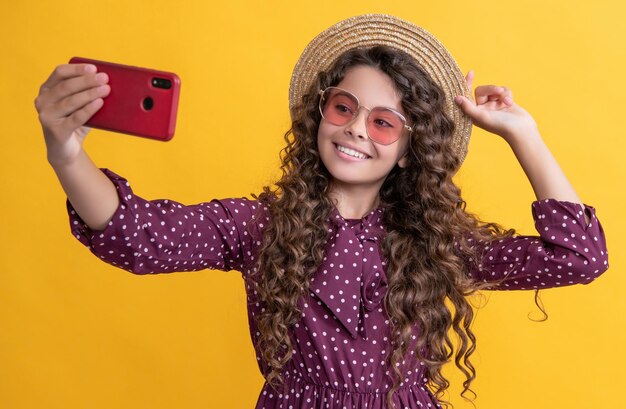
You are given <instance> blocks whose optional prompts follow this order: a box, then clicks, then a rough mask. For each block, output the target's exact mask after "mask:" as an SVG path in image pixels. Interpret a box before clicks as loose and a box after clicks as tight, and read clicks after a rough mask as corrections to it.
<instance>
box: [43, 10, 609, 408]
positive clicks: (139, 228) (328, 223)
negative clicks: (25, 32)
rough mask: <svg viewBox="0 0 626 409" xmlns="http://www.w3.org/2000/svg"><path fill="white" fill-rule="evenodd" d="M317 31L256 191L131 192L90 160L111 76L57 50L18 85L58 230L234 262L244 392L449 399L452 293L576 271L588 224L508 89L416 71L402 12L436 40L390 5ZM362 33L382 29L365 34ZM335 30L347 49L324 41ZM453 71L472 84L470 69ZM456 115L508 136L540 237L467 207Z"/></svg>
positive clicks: (461, 321) (112, 248) (598, 260)
mask: <svg viewBox="0 0 626 409" xmlns="http://www.w3.org/2000/svg"><path fill="white" fill-rule="evenodd" d="M389 23H393V24H395V26H394V27H396V28H395V29H394V30H389V27H387V26H385V24H389ZM381 27H382V28H381ZM398 27H400V28H398ZM407 27H408V28H409V29H408V31H406V28H407ZM331 29H333V30H335V29H341V30H342V31H341V33H342V34H341V35H332V36H326V37H324V36H322V37H319V38H318V40H319V41H317V42H315V43H314V42H312V43H311V44H310V45H309V47H308V48H307V50H305V51H306V52H305V54H307V52H308V55H313V56H320V55H323V56H324V57H328V56H329V55H330V56H333V53H335V54H337V55H336V56H333V58H329V60H330V61H331V62H332V64H330V66H329V67H324V68H322V66H321V64H322V63H315V62H313V61H314V58H313V59H312V60H303V59H302V57H301V60H300V61H299V63H298V65H297V66H296V70H295V72H294V77H293V78H294V79H293V81H294V82H292V92H291V103H292V104H291V107H292V119H293V122H292V128H291V129H290V130H289V131H288V132H287V134H286V135H285V139H286V142H287V146H286V148H285V149H284V151H283V155H282V170H283V176H282V178H281V179H280V180H279V181H278V182H277V183H276V188H274V189H270V188H269V187H265V188H264V190H263V192H262V193H261V194H260V195H259V196H255V195H253V196H254V199H253V200H252V199H247V198H233V199H224V200H212V201H210V202H204V203H200V204H196V205H183V204H181V203H178V202H175V201H171V200H152V201H148V200H145V199H143V198H141V197H139V196H136V195H135V194H134V193H133V191H132V189H131V187H130V186H129V184H128V182H127V181H126V180H125V179H124V178H122V177H121V176H119V175H117V174H115V173H114V172H112V171H110V170H108V169H106V168H102V169H99V168H97V167H96V166H95V165H94V164H93V162H91V160H90V159H89V157H88V156H87V154H86V152H85V151H84V150H83V147H82V142H83V140H84V138H85V135H86V134H87V132H88V128H85V127H84V126H82V125H83V124H84V123H85V122H86V121H87V120H88V118H89V117H90V116H91V115H93V114H94V113H95V112H96V111H97V110H98V109H99V108H100V107H101V106H102V104H103V98H105V97H106V95H107V94H108V93H109V91H110V88H109V87H108V85H106V83H107V78H106V75H103V74H96V73H95V68H94V67H91V66H88V65H60V66H58V67H57V68H56V69H55V70H54V72H53V73H52V75H51V76H50V77H49V78H48V79H47V80H46V82H45V83H44V84H43V85H42V87H41V90H40V93H39V96H38V97H37V98H36V100H35V106H36V108H37V110H38V112H39V119H40V122H41V124H42V128H43V133H44V137H45V141H46V145H47V149H48V161H49V163H50V164H51V165H52V167H53V169H54V170H55V172H56V174H57V176H58V178H59V180H60V182H61V185H62V186H63V188H64V190H65V192H66V193H67V196H68V201H67V208H68V212H69V216H70V223H71V229H72V232H73V234H74V235H75V236H76V238H77V239H78V240H80V241H81V242H82V243H83V244H84V245H86V246H88V247H89V249H90V250H91V251H92V252H93V253H94V254H96V255H97V256H98V257H100V258H101V259H103V260H104V261H106V262H108V263H110V264H113V265H115V266H118V267H120V268H123V269H125V270H128V271H130V272H132V273H135V274H148V273H162V272H173V271H192V270H201V269H205V268H208V269H220V270H225V271H229V270H238V271H240V272H241V273H242V277H243V279H244V280H245V283H246V292H247V299H248V311H249V323H250V334H251V337H252V341H253V344H254V347H255V350H256V354H257V360H258V365H259V368H260V370H261V372H262V374H263V376H264V377H265V378H266V382H265V384H264V386H263V389H262V391H261V394H260V396H259V399H258V402H257V406H256V407H257V408H258V409H261V408H267V409H269V408H285V409H286V408H385V407H389V408H412V409H414V408H418V407H434V406H436V407H441V404H443V405H444V406H447V405H448V403H447V402H445V401H443V400H441V396H442V394H443V392H444V391H445V390H446V389H447V387H448V385H449V383H448V381H447V380H446V379H445V378H444V377H443V375H442V372H441V369H442V366H443V365H444V364H445V363H446V362H449V361H450V359H451V358H452V356H453V354H454V346H453V343H452V340H451V339H450V338H449V330H450V329H452V330H453V331H454V332H455V333H456V334H457V335H458V337H459V345H458V348H457V350H456V354H455V355H454V360H455V364H456V366H457V367H458V368H459V369H460V370H461V371H462V372H463V373H464V375H465V376H466V381H465V382H464V390H463V393H462V395H463V396H464V397H465V394H466V393H467V392H472V391H471V389H470V384H471V382H472V380H473V379H474V378H475V374H476V371H475V369H474V367H473V366H472V364H471V362H470V360H469V358H470V355H471V354H472V353H473V351H474V349H475V337H474V334H473V333H472V331H471V323H472V318H473V312H472V308H471V305H470V304H469V302H468V301H467V299H466V296H468V295H471V294H472V293H474V292H475V291H477V290H479V289H484V288H489V289H498V290H515V289H534V290H535V291H536V292H537V291H538V290H539V289H542V288H548V287H556V286H566V285H571V284H576V283H582V284H588V283H589V282H591V281H592V280H594V279H595V278H597V277H598V276H599V275H600V274H601V273H602V272H604V271H606V270H607V268H608V252H607V249H606V242H605V237H604V232H603V229H602V226H601V225H600V222H599V221H598V219H597V217H596V214H595V209H594V207H592V206H589V205H586V204H584V203H582V202H581V200H580V199H579V198H578V196H577V195H576V193H575V191H574V189H573V188H572V186H571V185H570V184H569V182H568V181H567V179H566V177H565V175H564V174H563V173H562V171H561V169H560V168H559V166H558V164H557V162H556V161H555V159H554V158H553V156H552V155H551V153H550V151H549V150H548V148H547V147H546V145H545V144H544V143H543V141H542V138H541V136H540V134H539V132H538V130H537V126H536V124H535V121H534V120H533V118H532V117H531V116H530V115H529V114H528V113H527V112H526V111H525V110H524V109H522V108H521V107H520V106H519V105H517V104H516V103H515V102H514V101H513V95H512V93H511V91H510V90H509V89H508V88H506V87H499V86H495V85H483V86H478V87H476V90H475V101H473V100H472V99H471V98H467V96H465V93H466V92H465V90H461V92H459V93H458V96H457V98H454V95H451V94H450V87H449V86H448V85H447V84H449V83H450V82H448V81H447V80H446V79H451V78H453V77H454V75H453V73H452V74H451V72H453V71H454V69H455V66H454V65H452V66H450V68H446V69H445V70H444V71H442V72H444V74H445V75H447V77H446V78H444V80H441V78H440V77H438V76H433V75H431V74H430V73H429V72H427V71H426V68H425V67H431V66H434V65H433V64H430V62H432V61H429V60H423V61H422V63H419V62H418V60H419V58H421V57H419V56H418V55H417V54H413V53H412V52H411V51H408V52H407V51H402V50H401V49H399V48H397V47H394V46H389V45H388V44H389V42H388V41H386V39H389V38H391V37H390V36H396V35H398V36H400V34H398V33H400V32H401V31H402V30H403V29H404V30H405V31H403V33H404V34H401V35H404V36H405V37H406V38H408V39H409V40H411V41H413V40H414V41H427V42H428V45H435V46H438V47H440V46H441V45H440V44H439V43H438V42H437V41H436V40H435V39H434V38H432V37H428V36H427V37H423V36H424V35H425V34H424V32H423V31H420V30H421V29H420V28H418V27H416V26H413V25H411V24H410V23H408V22H405V21H403V20H400V19H396V18H395V17H391V16H380V15H365V16H359V17H355V18H353V19H349V20H346V21H344V22H340V23H338V24H337V25H335V26H333V27H331ZM329 30H330V29H329ZM332 32H334V31H331V33H332ZM325 33H326V34H328V33H329V32H328V30H327V31H326V32H325ZM418 33H419V34H420V35H421V36H422V37H421V38H426V40H417V38H418V37H417V34H418ZM323 34H324V33H323ZM355 34H356V35H355ZM374 34H376V35H380V36H382V37H376V38H378V40H374V41H373V42H372V40H371V39H372V38H374V37H375V36H374ZM342 36H343V37H342ZM385 36H386V37H385ZM345 38H349V39H351V41H352V43H351V45H350V46H349V47H345V50H343V51H341V52H339V51H337V50H339V49H340V48H341V47H335V48H334V49H333V46H337V45H339V44H340V43H341V42H342V41H343V39H345ZM394 38H395V37H394ZM321 39H324V41H321ZM366 42H369V43H367V44H365V43H366ZM316 44H317V45H319V46H320V47H325V50H326V52H325V53H320V52H319V49H316ZM342 44H343V43H342ZM385 44H387V45H385ZM417 48H420V47H417ZM333 50H334V51H333ZM305 54H303V55H305ZM429 55H432V53H431V54H429ZM432 58H433V59H434V58H436V57H432ZM303 61H308V62H306V63H303ZM301 63H302V64H301ZM316 64H319V65H316ZM302 67H305V68H306V69H303V68H302ZM306 70H309V71H312V72H313V75H312V77H311V81H310V83H306V81H304V80H303V78H306V75H305V74H306ZM461 77H462V76H461ZM298 81H301V82H302V81H304V82H305V83H298ZM462 81H465V82H466V84H463V85H464V86H465V85H466V86H467V89H469V90H471V89H472V81H473V73H472V72H471V71H470V72H469V73H468V74H467V76H466V78H462ZM294 83H295V84H296V85H295V86H294V85H293V84H294ZM298 87H300V89H302V90H303V91H302V92H300V93H299V92H298V91H297V90H298ZM294 89H295V90H296V91H294ZM453 98H454V102H455V103H456V104H457V105H458V107H454V105H453V104H452V99H453ZM451 109H453V110H456V111H452V112H451ZM457 114H461V115H457ZM469 119H471V120H472V121H473V122H474V123H475V124H476V125H477V126H479V127H481V128H483V129H485V130H487V131H490V132H492V133H494V134H497V135H499V136H500V137H502V138H504V139H505V141H506V142H507V143H508V144H509V145H510V146H511V148H512V149H513V152H514V153H515V155H516V157H517V158H518V160H519V162H520V164H521V166H522V167H523V169H524V171H525V172H526V174H527V175H528V177H529V180H530V183H531V184H532V186H533V189H534V191H535V194H536V196H537V200H536V201H534V202H533V203H532V215H533V217H534V220H535V225H536V228H537V230H538V232H539V234H540V236H520V235H517V234H516V232H515V230H513V229H510V230H506V231H505V230H504V229H503V228H502V227H501V226H500V225H498V224H496V223H483V222H481V221H480V220H479V219H478V218H477V217H476V216H475V215H473V214H470V213H468V212H466V211H465V201H464V200H463V199H462V198H461V195H460V189H459V188H458V187H457V186H455V185H454V183H453V182H452V176H453V175H454V174H455V173H456V171H457V170H458V168H459V167H460V165H461V163H462V160H463V158H464V155H465V152H464V149H465V148H464V146H463V143H460V144H459V140H461V142H463V139H462V136H463V132H464V131H463V123H464V122H463V121H468V120H469ZM459 135H461V139H459ZM468 135H469V134H467V136H468ZM465 142H467V139H465ZM446 301H448V302H450V303H451V304H452V306H453V307H454V308H453V312H451V311H450V309H449V308H448V307H447V306H446V304H445V303H446ZM281 385H282V387H281ZM431 389H434V392H433V391H431ZM472 393H473V392H472ZM440 400H441V402H440Z"/></svg>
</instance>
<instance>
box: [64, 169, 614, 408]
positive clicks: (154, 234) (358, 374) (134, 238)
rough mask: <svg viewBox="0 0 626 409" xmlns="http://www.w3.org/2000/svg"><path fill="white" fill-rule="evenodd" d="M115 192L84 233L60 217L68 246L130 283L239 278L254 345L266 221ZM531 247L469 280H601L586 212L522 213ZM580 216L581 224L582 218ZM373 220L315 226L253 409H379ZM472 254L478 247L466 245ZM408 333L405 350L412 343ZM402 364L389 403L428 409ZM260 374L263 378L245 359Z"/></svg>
mask: <svg viewBox="0 0 626 409" xmlns="http://www.w3.org/2000/svg"><path fill="white" fill-rule="evenodd" d="M102 171H103V172H104V174H105V175H107V177H109V178H110V179H111V181H113V183H114V184H115V186H116V188H117V191H118V195H119V197H120V206H119V207H118V209H117V210H116V212H115V214H114V215H113V218H112V220H111V222H110V223H109V224H108V225H107V226H106V227H105V229H103V230H101V231H93V230H91V229H89V227H88V226H86V225H85V223H84V222H83V221H82V220H81V219H80V217H79V216H78V215H77V214H76V212H75V210H74V208H73V207H72V205H71V203H70V202H69V201H67V209H68V214H69V219H70V225H71V230H72V233H73V234H74V236H75V237H76V238H77V239H78V240H79V241H80V242H81V243H83V244H84V245H85V246H87V247H88V248H89V249H90V251H91V252H93V253H94V254H95V255H96V256H98V257H100V258H101V259H102V260H103V261H105V262H107V263H109V264H111V265H114V266H116V267H120V268H123V269H125V270H127V271H130V272H132V273H135V274H158V273H167V272H174V271H195V270H202V269H219V270H224V271H230V270H237V271H240V272H241V274H242V277H243V279H244V281H245V284H246V285H245V288H246V295H247V305H248V318H249V326H250V335H251V339H252V342H253V345H257V341H258V337H259V332H258V328H257V326H256V323H255V319H254V318H255V316H256V315H257V314H259V313H260V312H261V311H262V310H263V306H262V304H261V303H260V302H259V299H258V294H257V293H256V291H255V290H254V285H253V283H252V277H253V276H252V273H253V272H255V271H256V266H255V264H256V261H257V257H258V251H259V247H260V244H261V241H260V240H261V232H262V229H263V227H264V226H265V225H267V223H268V222H269V216H268V211H267V209H266V208H265V207H263V206H262V205H260V204H259V203H258V202H256V201H253V200H249V199H246V198H238V199H224V200H212V201H210V202H204V203H199V204H196V205H183V204H181V203H178V202H175V201H171V200H167V199H160V200H151V201H147V200H144V199H142V198H141V197H138V196H135V195H134V193H133V192H132V189H131V188H130V186H129V184H128V182H127V181H126V179H124V178H122V177H120V176H118V175H117V174H115V173H114V172H112V171H110V170H108V169H105V168H103V169H102ZM532 211H533V216H534V218H535V223H536V227H537V230H538V231H539V233H540V237H535V236H518V237H515V238H510V239H506V240H503V241H500V242H496V243H491V245H490V246H489V247H488V248H486V252H485V256H484V259H483V260H482V263H481V265H480V268H476V269H472V270H471V271H470V274H472V275H473V276H474V277H476V279H480V280H486V281H491V280H494V279H498V278H502V277H506V280H505V281H504V283H503V284H502V285H501V286H500V288H499V289H503V290H507V289H530V288H545V287H552V286H559V285H569V284H575V283H583V284H586V283H588V282H590V281H591V280H593V279H594V278H596V277H597V276H598V275H599V274H600V273H602V272H603V271H604V270H606V269H607V268H608V261H607V260H608V258H607V256H608V253H607V251H606V243H605V238H604V235H603V231H602V227H601V225H600V223H599V221H598V220H597V218H596V216H595V209H594V208H593V207H591V206H586V205H585V206H584V209H581V207H580V205H577V204H574V203H569V202H563V201H557V200H554V199H547V200H544V201H536V202H533V204H532ZM583 211H584V212H587V215H588V216H589V223H586V221H585V219H584V218H583ZM382 215H383V211H382V209H375V210H373V211H372V212H370V213H369V214H368V215H366V216H364V217H363V218H361V219H344V218H343V217H341V215H340V214H339V212H338V211H337V209H336V208H335V209H333V210H332V212H331V214H330V216H329V220H328V223H327V228H328V242H327V244H326V246H325V255H324V259H323V261H322V263H321V265H320V267H319V269H318V271H317V272H316V274H315V275H314V277H312V279H311V283H310V287H309V294H308V295H307V296H306V297H304V298H303V299H301V300H300V307H301V310H302V311H303V314H302V318H301V320H300V321H299V322H297V323H296V324H295V326H294V327H293V328H292V330H291V331H290V334H289V336H290V337H291V341H292V347H293V351H292V352H293V356H292V359H291V360H290V361H289V362H288V363H287V365H286V366H285V367H284V368H283V377H284V378H285V385H286V387H287V389H286V390H283V389H282V388H281V389H280V390H278V391H275V390H274V389H272V388H271V387H270V386H269V385H268V384H267V383H265V384H264V385H263V388H262V390H261V392H260V394H259V399H258V401H257V404H256V409H263V408H265V409H279V408H284V409H289V408H292V409H294V408H332V409H340V408H372V409H382V408H385V407H386V405H385V403H384V401H385V393H386V392H387V391H388V390H389V388H390V387H391V374H392V370H391V368H390V367H389V366H388V364H387V359H386V358H387V355H388V353H389V352H390V344H389V340H390V337H391V332H390V323H389V318H388V315H387V313H386V311H385V309H384V305H383V303H382V299H383V297H384V295H385V292H386V289H387V279H386V263H385V260H384V259H383V257H382V252H381V249H380V243H381V241H382V239H383V238H384V235H385V229H384V227H383V225H382ZM477 245H482V244H481V243H477ZM418 331H419V329H418V328H417V327H416V328H415V330H414V332H415V335H414V336H413V337H412V341H411V346H410V347H411V348H410V349H411V350H412V349H414V345H415V344H414V343H415V342H416V340H417V335H418V334H419V332H418ZM413 355H414V354H413V352H411V353H410V354H409V355H408V356H407V358H406V360H405V361H403V362H402V364H401V365H402V368H401V369H402V372H403V373H404V374H405V375H406V376H405V378H404V379H403V381H402V384H401V385H400V389H399V390H397V391H396V392H395V393H394V397H393V399H394V402H395V404H396V406H397V407H398V408H409V409H417V408H438V407H440V405H439V404H438V403H437V400H436V399H435V398H434V397H433V396H432V394H431V392H430V391H429V390H428V388H427V387H426V382H427V378H426V375H425V366H424V365H423V363H421V362H417V360H416V359H414V356H413ZM256 356H257V363H258V365H259V369H260V371H261V373H262V374H264V375H266V374H267V373H268V370H269V368H268V366H267V364H266V362H264V361H263V360H262V359H261V358H260V356H261V355H260V353H259V351H258V350H257V351H256Z"/></svg>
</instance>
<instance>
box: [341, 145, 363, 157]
mask: <svg viewBox="0 0 626 409" xmlns="http://www.w3.org/2000/svg"><path fill="white" fill-rule="evenodd" d="M337 150H338V151H340V152H343V153H345V154H346V155H350V156H354V157H355V158H359V159H367V156H366V155H364V154H362V153H361V152H357V151H355V150H353V149H350V148H344V147H343V146H341V145H337Z"/></svg>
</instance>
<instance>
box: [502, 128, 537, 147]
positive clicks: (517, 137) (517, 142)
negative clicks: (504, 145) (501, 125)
mask: <svg viewBox="0 0 626 409" xmlns="http://www.w3.org/2000/svg"><path fill="white" fill-rule="evenodd" d="M503 138H504V139H505V140H506V141H507V142H508V144H509V145H510V146H511V148H513V149H515V148H518V147H520V146H525V145H529V144H537V143H542V142H543V138H542V137H541V134H540V133H539V129H538V128H537V126H532V127H530V128H526V129H520V130H516V131H513V132H511V133H509V134H508V135H506V136H503Z"/></svg>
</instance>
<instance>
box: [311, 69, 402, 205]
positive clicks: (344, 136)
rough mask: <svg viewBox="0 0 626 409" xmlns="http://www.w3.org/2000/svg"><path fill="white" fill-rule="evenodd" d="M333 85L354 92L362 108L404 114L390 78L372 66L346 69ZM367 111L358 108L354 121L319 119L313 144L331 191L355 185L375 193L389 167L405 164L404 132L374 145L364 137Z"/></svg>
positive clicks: (389, 170)
mask: <svg viewBox="0 0 626 409" xmlns="http://www.w3.org/2000/svg"><path fill="white" fill-rule="evenodd" d="M336 86H337V87H339V88H342V89H344V90H346V91H349V92H351V93H352V94H354V95H355V96H356V97H357V98H358V99H359V102H360V103H361V105H362V106H364V107H367V108H374V107H379V106H382V107H387V108H393V109H395V110H396V111H398V112H400V113H401V114H403V115H405V116H406V114H405V113H404V111H403V110H402V106H401V99H400V97H399V96H398V94H397V91H396V89H395V86H394V83H393V81H392V80H391V78H389V76H387V75H386V74H385V73H383V72H382V71H380V70H378V69H376V68H373V67H369V66H355V67H353V68H350V69H349V70H348V71H347V72H346V75H345V76H344V78H343V80H342V81H341V82H340V83H339V84H337V85H336ZM368 113H369V111H368V110H367V109H360V110H359V112H358V114H357V116H356V118H354V120H352V121H351V122H349V123H347V124H346V125H342V126H337V125H333V124H331V123H329V122H328V121H326V120H324V119H323V118H322V120H321V122H320V126H319V130H318V133H317V146H318V149H319V153H320V157H321V159H322V162H323V163H324V166H326V169H328V171H329V172H330V175H331V186H332V190H334V191H337V190H341V189H348V188H354V187H358V188H363V189H366V190H368V191H370V189H371V191H374V192H376V193H378V191H379V190H380V187H381V186H382V184H383V182H384V181H385V178H386V177H387V175H388V174H389V172H391V170H392V169H393V167H394V166H395V165H396V164H398V165H399V166H401V167H404V166H405V165H406V153H407V150H408V144H409V137H410V136H409V134H408V132H407V131H406V130H405V131H403V132H402V136H401V137H400V139H399V140H397V141H396V142H394V143H392V144H390V145H381V144H378V143H376V142H374V141H372V140H371V139H369V138H368V136H367V131H366V122H367V115H368ZM342 151H343V152H342ZM364 155H365V156H364Z"/></svg>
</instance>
